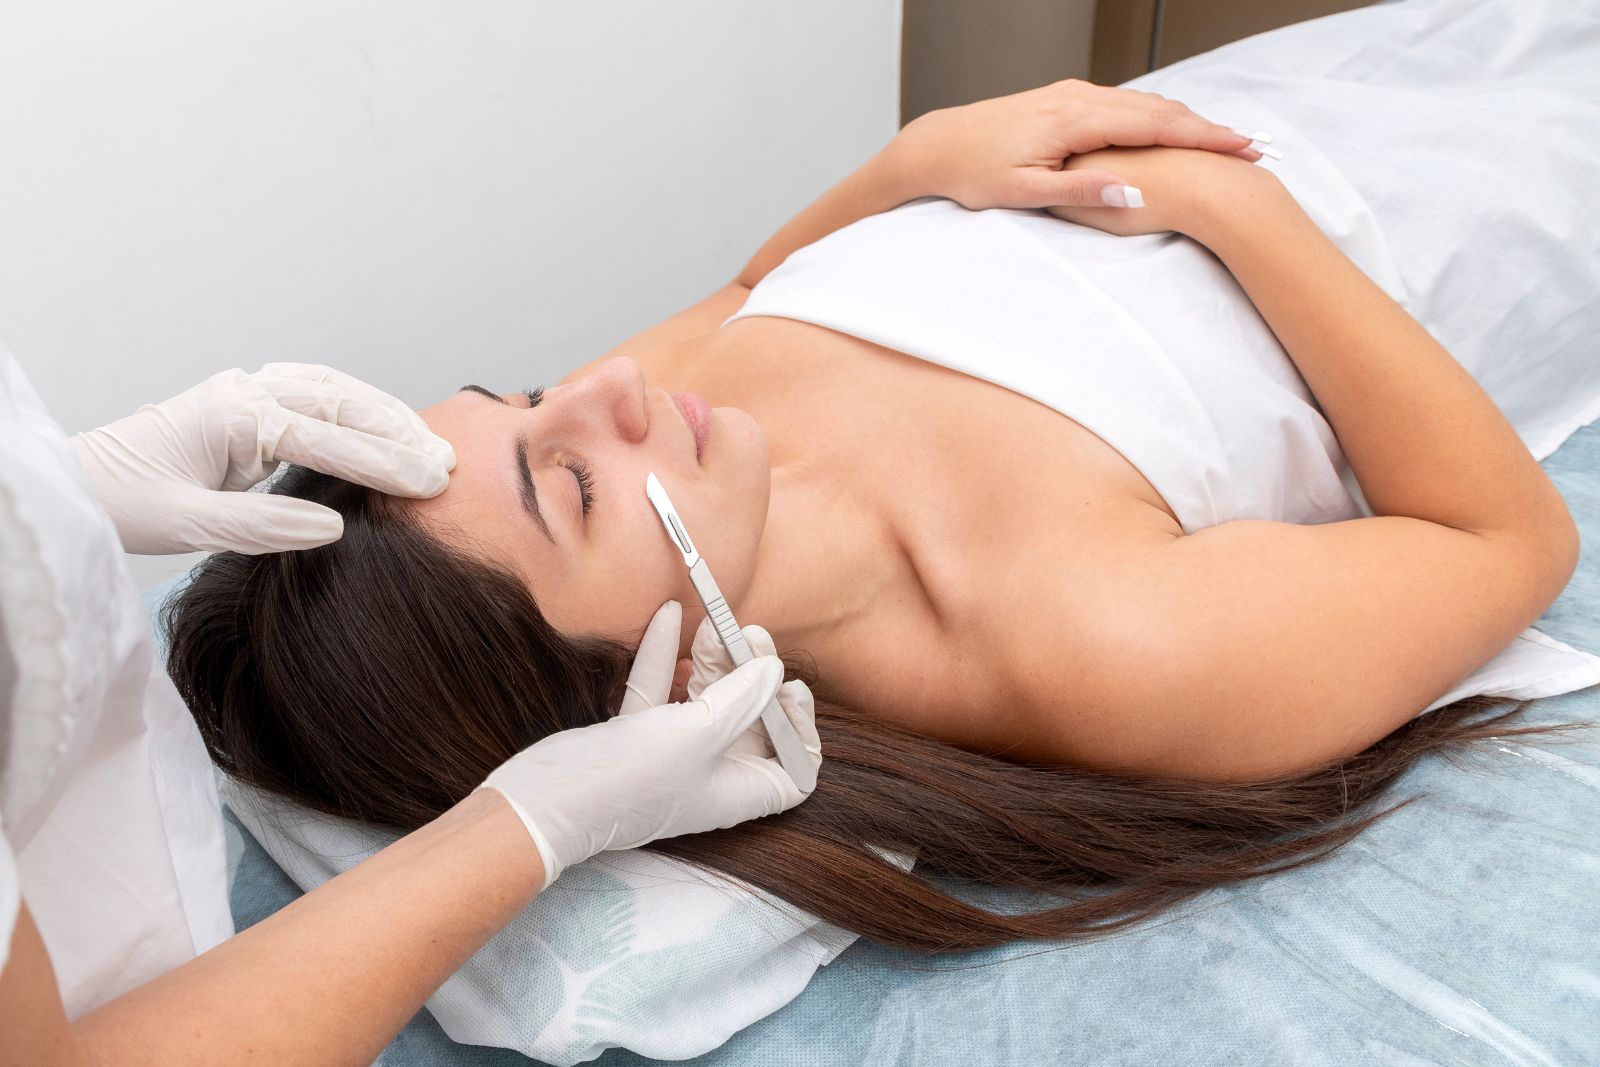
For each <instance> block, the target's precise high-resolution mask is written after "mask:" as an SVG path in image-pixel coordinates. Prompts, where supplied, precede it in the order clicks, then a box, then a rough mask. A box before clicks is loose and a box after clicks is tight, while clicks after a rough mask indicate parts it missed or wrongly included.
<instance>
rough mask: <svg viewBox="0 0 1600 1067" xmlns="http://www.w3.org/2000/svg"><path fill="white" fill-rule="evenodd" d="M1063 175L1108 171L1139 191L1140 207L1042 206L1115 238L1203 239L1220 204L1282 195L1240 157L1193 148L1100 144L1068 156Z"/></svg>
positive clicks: (1268, 176)
mask: <svg viewBox="0 0 1600 1067" xmlns="http://www.w3.org/2000/svg"><path fill="white" fill-rule="evenodd" d="M1066 169H1067V173H1069V174H1073V173H1080V172H1088V173H1098V172H1100V171H1103V170H1112V171H1115V172H1116V173H1118V174H1121V175H1123V176H1124V177H1125V178H1126V179H1127V180H1128V181H1130V182H1133V183H1134V184H1136V185H1137V186H1138V187H1139V188H1140V189H1142V190H1143V191H1144V207H1143V208H1142V209H1141V210H1139V211H1125V210H1123V209H1121V208H1113V207H1073V206H1064V205H1052V206H1050V207H1047V208H1046V210H1047V211H1049V212H1050V214H1052V215H1054V216H1056V217H1057V218H1061V219H1066V220H1067V221H1068V222H1076V223H1080V224H1082V225H1084V226H1092V227H1094V228H1095V229H1097V230H1104V231H1105V232H1106V233H1113V234H1116V235H1118V236H1120V237H1131V236H1134V235H1137V234H1146V233H1167V232H1174V233H1181V234H1184V235H1186V236H1188V237H1193V238H1194V239H1195V240H1198V241H1200V242H1201V243H1202V244H1205V243H1207V236H1206V235H1207V233H1208V232H1209V231H1208V226H1209V224H1210V223H1211V222H1213V221H1214V220H1215V219H1217V218H1218V217H1219V214H1221V212H1219V210H1218V209H1219V208H1228V209H1231V211H1230V213H1229V214H1230V217H1234V218H1236V217H1238V209H1239V208H1240V207H1241V206H1244V205H1248V204H1250V203H1252V202H1255V201H1257V200H1259V199H1260V198H1262V197H1266V196H1287V195H1288V192H1287V190H1285V189H1284V187H1283V184H1282V183H1281V182H1279V181H1278V177H1277V175H1275V174H1273V173H1272V172H1271V171H1270V170H1267V169H1266V168H1265V167H1257V166H1253V165H1251V164H1249V163H1246V162H1245V161H1244V160H1243V159H1241V158H1236V157H1233V156H1229V155H1224V154H1222V153H1218V152H1205V151H1198V150H1196V149H1192V148H1160V147H1157V148H1103V149H1100V150H1099V151H1096V152H1086V153H1084V154H1082V155H1077V156H1073V157H1072V158H1071V159H1069V160H1067V167H1066Z"/></svg>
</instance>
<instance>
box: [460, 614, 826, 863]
mask: <svg viewBox="0 0 1600 1067" xmlns="http://www.w3.org/2000/svg"><path fill="white" fill-rule="evenodd" d="M682 619H683V609H682V608H681V607H680V606H679V604H678V602H677V601H675V600H669V601H667V602H666V603H665V604H663V605H662V606H661V608H660V610H658V611H657V612H656V614H655V617H654V618H653V619H651V620H650V625H649V627H648V628H646V630H645V635H644V641H643V642H641V643H640V645H639V652H638V655H637V656H636V657H635V658H634V662H633V669H632V671H631V672H630V673H629V675H628V682H627V695H626V696H625V697H624V698H623V702H622V709H621V711H620V712H619V713H618V714H617V715H616V716H615V717H614V718H611V719H608V720H607V721H605V722H602V723H596V724H594V725H592V726H584V727H581V728H579V729H575V730H563V731H561V732H559V733H555V734H551V735H550V736H549V737H546V738H544V739H543V740H542V741H539V742H538V743H537V744H534V745H531V746H530V747H528V748H527V749H524V750H523V751H522V752H520V753H518V754H517V755H515V756H513V757H512V758H511V759H509V760H507V761H506V762H505V763H504V764H502V765H501V766H500V767H499V768H497V769H496V770H495V771H494V773H493V774H491V775H489V777H488V778H487V779H486V780H485V781H484V783H483V785H482V786H481V787H480V788H484V789H494V790H497V791H499V792H500V793H501V794H503V795H504V796H505V798H506V799H507V800H508V801H509V802H510V804H511V807H512V808H513V809H514V810H515V811H516V813H517V815H518V816H519V817H520V818H521V819H522V824H523V825H524V826H526V827H527V829H528V834H529V836H531V837H532V838H533V842H534V845H535V847H537V848H538V850H539V856H540V858H541V859H542V860H543V861H544V871H545V882H544V884H545V886H546V887H548V886H549V885H550V883H551V882H554V881H555V880H556V878H558V877H559V876H560V874H561V872H562V871H564V870H566V869H567V868H568V867H570V866H572V865H573V864H574V863H581V862H582V861H584V860H586V859H588V858H589V857H590V856H593V855H595V854H596V853H599V852H604V851H607V850H616V849H628V848H637V847H638V846H639V845H643V844H646V843H648V842H651V841H655V840H658V839H660V838H663V837H675V836H677V835H679V834H695V833H701V832H703V831H706V830H716V829H721V828H724V827H728V826H733V825H735V824H736V823H740V822H744V821H745V820H746V819H755V818H760V817H761V816H763V815H776V814H777V813H778V812H781V811H786V810H788V809H789V808H792V807H794V806H795V805H796V804H798V803H800V802H801V801H802V800H804V799H805V796H804V795H803V794H802V793H801V792H800V790H799V789H797V788H796V787H795V784H794V781H793V780H792V779H791V778H790V777H789V775H788V774H787V773H786V772H785V771H784V770H783V768H782V767H781V766H779V765H778V761H777V760H775V759H769V758H767V757H765V756H762V755H757V754H753V753H750V752H748V751H744V752H736V751H733V749H734V747H735V746H736V745H738V744H740V743H741V739H742V738H744V737H745V736H746V735H747V734H748V732H749V729H750V724H751V723H752V722H754V721H755V719H756V717H757V716H758V715H760V714H761V709H762V708H764V707H766V705H767V702H768V701H769V700H771V699H772V697H773V695H774V694H775V693H777V692H778V691H779V688H778V687H779V683H780V682H782V681H783V664H782V662H781V661H780V660H778V659H777V658H776V657H774V656H758V657H757V658H755V659H753V660H751V661H750V662H749V663H746V664H745V665H744V666H742V667H740V668H739V669H738V670H735V671H732V672H731V673H727V674H724V675H722V676H720V677H718V678H716V679H714V680H710V681H708V682H706V684H705V685H703V686H702V687H701V689H700V692H699V695H698V697H697V698H696V699H694V700H689V701H686V702H684V703H681V704H668V703H666V701H667V699H668V697H667V694H668V692H669V690H670V688H671V686H672V673H673V668H674V667H675V666H676V664H677V655H678V634H679V632H680V631H679V627H680V626H681V625H682ZM769 644H770V639H769ZM783 688H784V689H785V690H787V691H789V693H790V694H791V699H789V700H787V701H785V702H784V703H783V709H784V711H785V712H786V713H788V715H789V719H790V721H791V722H793V723H794V727H795V730H796V731H797V732H798V733H799V734H800V736H801V738H803V739H808V740H807V745H806V748H807V751H808V752H814V753H815V758H816V760H817V762H818V764H819V765H820V763H821V760H822V746H821V745H820V743H818V742H817V741H816V737H817V728H816V722H815V720H814V719H813V717H812V716H813V711H812V701H811V694H810V692H809V690H806V689H805V686H804V684H803V683H799V682H790V683H788V684H787V685H785V686H784V687H783ZM802 694H803V699H801V698H800V697H801V695H802ZM757 744H764V742H760V741H759V739H758V740H757ZM746 747H748V746H746Z"/></svg>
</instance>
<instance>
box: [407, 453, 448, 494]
mask: <svg viewBox="0 0 1600 1067" xmlns="http://www.w3.org/2000/svg"><path fill="white" fill-rule="evenodd" d="M430 459H432V457H430ZM449 486H450V468H449V467H447V466H445V465H444V464H443V463H441V462H437V461H434V462H430V463H428V464H426V465H425V466H423V467H422V469H420V470H419V471H418V472H417V473H416V476H415V477H413V478H410V479H408V480H407V483H406V485H405V487H404V491H403V492H402V493H400V494H398V495H401V496H409V497H413V498H415V499H418V500H427V499H429V498H431V497H436V496H438V495H439V494H440V493H442V492H444V491H445V490H446V489H447V488H449Z"/></svg>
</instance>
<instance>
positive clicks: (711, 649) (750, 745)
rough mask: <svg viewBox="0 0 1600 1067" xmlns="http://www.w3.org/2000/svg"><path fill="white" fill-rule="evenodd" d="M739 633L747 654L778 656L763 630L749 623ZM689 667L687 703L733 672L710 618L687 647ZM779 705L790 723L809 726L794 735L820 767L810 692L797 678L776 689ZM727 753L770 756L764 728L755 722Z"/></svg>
mask: <svg viewBox="0 0 1600 1067" xmlns="http://www.w3.org/2000/svg"><path fill="white" fill-rule="evenodd" d="M740 630H741V632H742V633H743V634H744V639H745V641H746V642H748V643H749V645H750V651H751V652H754V653H755V654H756V655H757V656H776V655H777V654H778V646H777V645H776V644H774V643H773V640H772V635H771V634H769V633H767V631H766V629H765V628H764V627H761V626H757V625H755V624H754V623H751V624H750V625H749V626H744V627H740ZM689 663H690V666H689V684H688V690H689V699H690V700H695V699H698V698H699V696H700V694H701V693H703V692H704V691H705V689H706V687H707V686H709V685H711V684H712V683H713V682H715V681H716V680H717V679H718V678H720V677H722V676H723V675H724V674H727V673H728V672H729V671H731V670H733V657H732V656H730V655H728V650H727V649H726V648H724V647H723V645H722V640H721V638H719V637H718V636H717V629H716V627H714V626H712V625H711V619H710V618H709V617H707V618H705V619H702V620H701V621H700V626H699V628H698V629H696V630H695V632H694V643H693V644H691V645H690V646H689ZM778 703H779V704H780V705H781V706H782V707H783V710H784V711H785V712H787V713H788V715H789V720H790V721H791V722H796V723H798V722H799V721H800V720H801V719H804V720H805V721H806V722H808V723H810V728H809V729H806V730H801V729H799V728H798V726H797V727H796V732H797V733H798V734H799V735H800V743H801V744H803V745H805V748H806V752H808V753H809V754H810V755H811V756H812V757H813V758H814V759H815V760H816V762H817V764H818V765H820V764H821V763H822V740H821V738H819V737H818V736H817V725H816V707H815V704H814V702H813V700H812V697H811V690H810V689H809V688H807V686H806V683H804V682H802V681H800V680H799V679H798V678H797V679H795V680H794V681H792V682H785V683H784V684H783V685H782V686H780V687H779V688H778ZM730 751H732V752H733V753H735V754H736V755H749V756H761V757H767V756H772V755H773V750H772V742H771V740H770V739H768V737H767V727H766V724H765V723H763V722H762V721H761V720H760V719H757V720H756V721H755V724H754V725H752V726H751V727H750V729H749V730H747V731H746V732H745V733H744V734H743V735H741V736H740V738H739V740H737V741H735V742H734V743H733V748H732V749H731V750H730Z"/></svg>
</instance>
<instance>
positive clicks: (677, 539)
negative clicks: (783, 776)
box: [644, 471, 817, 793]
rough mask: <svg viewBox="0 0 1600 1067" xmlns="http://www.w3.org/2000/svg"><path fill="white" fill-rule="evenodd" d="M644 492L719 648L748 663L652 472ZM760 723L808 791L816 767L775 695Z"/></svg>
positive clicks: (735, 628)
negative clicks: (680, 561) (680, 556)
mask: <svg viewBox="0 0 1600 1067" xmlns="http://www.w3.org/2000/svg"><path fill="white" fill-rule="evenodd" d="M644 491H645V495H646V496H648V497H649V498H650V503H651V504H652V505H653V506H654V507H655V509H656V514H657V515H659V516H660V517H661V525H663V526H665V527H666V528H667V537H668V538H669V539H670V540H671V541H672V544H673V546H674V547H676V548H677V550H678V551H679V552H681V553H682V554H683V562H684V565H685V566H686V567H688V568H689V581H691V582H693V583H694V591H695V592H696V593H699V594H700V602H701V603H702V604H704V605H705V608H706V614H707V615H708V616H710V618H711V625H712V626H713V627H714V628H715V629H716V631H717V637H718V638H720V639H721V641H722V647H723V648H725V649H727V650H728V655H729V656H730V657H732V658H733V665H734V666H735V667H740V666H743V665H744V664H746V663H748V662H750V661H751V660H752V659H754V658H755V655H754V653H752V652H751V651H750V643H749V642H748V641H746V640H745V639H744V632H743V631H742V630H740V629H739V622H738V620H736V619H735V618H734V617H733V609H731V608H729V607H728V602H727V600H726V599H724V598H723V596H722V590H721V589H719V588H718V587H717V581H716V579H715V578H713V577H711V567H710V566H709V565H707V563H706V561H705V560H703V559H701V558H700V551H699V550H698V549H696V548H695V547H694V542H693V541H691V540H690V539H689V531H688V530H687V529H686V528H685V527H684V525H683V520H682V519H681V518H679V517H678V509H677V508H675V507H673V506H672V500H671V499H670V498H669V497H668V496H667V491H666V489H665V488H663V487H662V485H661V480H660V479H659V478H657V477H656V475H655V472H654V471H651V472H650V473H649V474H648V475H647V476H646V477H645V480H644ZM761 724H762V725H763V726H765V727H766V728H767V738H768V739H769V740H770V741H771V742H772V750H773V751H774V752H776V753H777V755H778V762H779V763H780V764H781V765H782V766H783V769H784V770H785V771H787V772H788V774H789V777H790V778H792V779H794V784H795V785H797V786H799V788H800V791H801V792H802V793H809V792H811V790H812V789H813V788H814V787H815V786H816V784H817V770H816V767H815V765H814V764H813V763H812V762H811V759H810V757H808V756H807V755H806V749H805V745H804V743H802V742H801V740H800V735H799V734H797V733H795V730H794V726H793V725H791V724H790V722H789V716H788V715H786V714H784V711H783V709H782V708H781V707H779V706H778V700H777V698H776V697H774V698H773V699H772V700H771V701H769V702H768V703H767V706H766V707H765V708H763V709H762V711H761Z"/></svg>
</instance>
